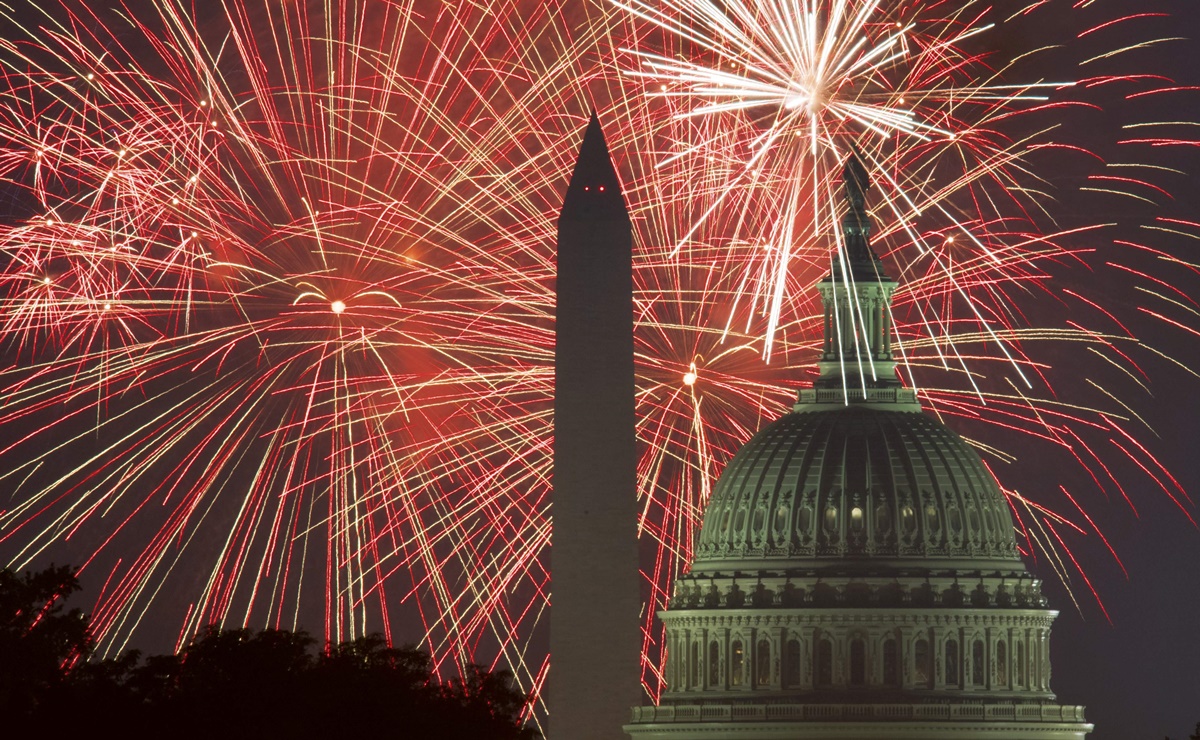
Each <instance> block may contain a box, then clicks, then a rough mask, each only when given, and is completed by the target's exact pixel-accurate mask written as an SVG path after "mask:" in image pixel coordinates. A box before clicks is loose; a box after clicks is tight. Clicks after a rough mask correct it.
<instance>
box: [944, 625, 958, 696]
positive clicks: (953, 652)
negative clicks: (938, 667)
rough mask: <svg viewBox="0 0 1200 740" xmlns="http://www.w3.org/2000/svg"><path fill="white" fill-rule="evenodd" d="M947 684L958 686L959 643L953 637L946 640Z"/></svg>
mask: <svg viewBox="0 0 1200 740" xmlns="http://www.w3.org/2000/svg"><path fill="white" fill-rule="evenodd" d="M946 684H947V685H948V686H955V685H957V684H958V641H957V640H955V639H954V638H953V637H951V638H950V639H949V640H946Z"/></svg>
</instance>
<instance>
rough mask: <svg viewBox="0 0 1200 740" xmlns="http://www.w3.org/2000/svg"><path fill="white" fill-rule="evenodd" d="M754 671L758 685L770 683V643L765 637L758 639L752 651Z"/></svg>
mask: <svg viewBox="0 0 1200 740" xmlns="http://www.w3.org/2000/svg"><path fill="white" fill-rule="evenodd" d="M754 671H755V673H756V681H757V682H758V685H759V686H767V685H769V684H770V683H771V643H769V642H767V640H766V638H759V640H758V647H757V648H756V649H755V651H754Z"/></svg>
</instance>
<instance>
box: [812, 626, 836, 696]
mask: <svg viewBox="0 0 1200 740" xmlns="http://www.w3.org/2000/svg"><path fill="white" fill-rule="evenodd" d="M814 668H815V670H816V676H814V677H813V679H814V680H813V683H815V684H816V685H817V686H819V687H821V688H827V687H829V686H832V685H833V643H832V642H830V641H829V639H828V638H822V639H820V640H818V641H817V659H816V661H815V666H814Z"/></svg>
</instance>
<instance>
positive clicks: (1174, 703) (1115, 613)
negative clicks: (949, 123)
mask: <svg viewBox="0 0 1200 740" xmlns="http://www.w3.org/2000/svg"><path fill="white" fill-rule="evenodd" d="M1098 2H1100V3H1102V4H1107V5H1109V6H1114V5H1115V6H1118V7H1121V8H1124V7H1126V6H1130V7H1132V6H1134V5H1136V6H1137V7H1138V10H1139V11H1141V10H1142V6H1143V3H1140V2H1138V3H1134V2H1133V1H1132V0H1098ZM999 4H1003V1H1002V0H1001V2H1000V3H999ZM1144 5H1145V8H1146V9H1147V10H1155V9H1165V10H1168V11H1169V12H1170V13H1172V14H1173V18H1172V20H1171V21H1170V22H1159V28H1160V30H1161V31H1162V32H1165V33H1167V34H1170V35H1178V36H1182V37H1186V38H1184V39H1183V40H1178V41H1173V42H1171V43H1167V44H1162V45H1158V46H1154V47H1152V48H1149V49H1145V50H1141V51H1138V52H1133V53H1131V54H1132V55H1136V58H1137V60H1138V62H1139V64H1141V65H1142V66H1145V67H1147V68H1153V69H1157V70H1159V71H1161V72H1162V73H1164V74H1166V75H1168V76H1171V77H1173V78H1174V79H1175V80H1176V82H1178V84H1180V85H1182V86H1200V0H1156V1H1153V0H1152V1H1151V2H1146V3H1144ZM1061 30H1063V29H1042V31H1043V32H1044V33H1045V34H1047V35H1048V38H1051V39H1052V38H1053V37H1054V34H1056V33H1058V32H1060V31H1061ZM1047 75H1048V76H1052V75H1053V71H1052V70H1048V71H1047ZM1106 94H1109V93H1107V92H1101V93H1098V95H1099V96H1100V98H1098V99H1097V103H1098V104H1099V105H1104V104H1105V100H1104V99H1103V96H1104V95H1106ZM1138 105H1144V106H1145V111H1144V118H1145V119H1146V120H1151V119H1157V120H1176V121H1185V122H1194V121H1200V90H1197V91H1194V92H1191V93H1187V92H1184V93H1180V94H1177V95H1165V96H1157V97H1154V98H1151V99H1148V100H1146V101H1144V102H1140V103H1138ZM1067 125H1071V123H1070V121H1068V122H1067ZM1192 133H1193V134H1195V132H1192ZM1072 135H1073V136H1075V137H1077V139H1078V140H1079V141H1080V142H1081V144H1083V145H1085V146H1088V145H1090V143H1089V141H1088V131H1087V130H1086V128H1080V129H1079V130H1077V131H1073V132H1072ZM1194 138H1200V135H1196V136H1194ZM1102 146H1103V145H1098V148H1102ZM1101 153H1102V154H1103V153H1104V152H1101ZM1169 159H1170V161H1172V163H1173V165H1174V166H1176V167H1179V168H1180V169H1183V170H1185V171H1187V172H1188V173H1189V176H1187V177H1180V176H1172V177H1169V178H1167V179H1166V180H1165V182H1166V185H1167V187H1168V188H1169V189H1170V191H1171V196H1172V197H1171V198H1159V199H1158V203H1157V204H1156V205H1154V206H1151V205H1149V204H1138V205H1130V204H1128V203H1124V202H1121V201H1115V202H1114V206H1113V207H1114V210H1113V211H1112V212H1111V213H1106V214H1104V215H1103V216H1102V217H1101V220H1113V221H1116V222H1117V223H1118V224H1119V225H1118V227H1117V229H1116V231H1117V234H1118V235H1119V234H1121V233H1123V232H1122V231H1121V229H1123V228H1126V224H1134V223H1138V222H1144V221H1145V220H1147V219H1148V218H1153V217H1154V216H1156V215H1161V216H1166V217H1171V218H1180V219H1191V220H1193V221H1196V220H1200V148H1197V147H1174V148H1172V149H1171V150H1170V154H1169ZM1046 176H1047V178H1048V179H1049V180H1050V181H1051V182H1052V183H1054V184H1057V185H1059V186H1062V187H1064V188H1070V187H1071V186H1072V185H1075V184H1078V183H1074V182H1073V181H1072V180H1071V178H1072V177H1073V175H1072V173H1070V172H1064V173H1046ZM1087 202H1088V203H1094V202H1095V201H1094V200H1089V201H1087ZM1062 207H1063V211H1064V212H1063V214H1062V215H1063V220H1064V222H1067V223H1070V222H1071V221H1072V219H1078V218H1084V219H1087V218H1092V217H1093V216H1094V214H1078V213H1072V209H1073V208H1074V207H1075V203H1074V202H1073V201H1072V199H1071V198H1070V197H1064V198H1063V199H1062ZM1127 233H1128V238H1131V239H1142V240H1145V239H1146V238H1147V237H1146V236H1145V232H1139V231H1138V230H1137V229H1136V228H1130V229H1129V230H1128V232H1127ZM1156 238H1159V239H1161V241H1160V242H1158V243H1156V246H1159V247H1161V248H1162V249H1163V250H1164V251H1167V252H1169V253H1172V254H1174V255H1176V256H1178V257H1179V258H1180V259H1182V260H1184V261H1188V262H1191V263H1192V264H1197V263H1200V241H1194V240H1188V239H1185V238H1183V237H1173V236H1170V235H1166V234H1163V235H1161V237H1156ZM1158 274H1160V275H1162V276H1164V277H1166V278H1168V279H1169V280H1171V281H1173V282H1175V281H1177V282H1175V285H1176V287H1178V288H1179V289H1181V290H1183V291H1185V292H1187V293H1189V294H1190V295H1193V296H1200V277H1197V275H1196V274H1195V272H1193V271H1190V270H1187V269H1184V268H1182V267H1180V268H1179V269H1178V270H1177V272H1175V273H1172V274H1169V275H1168V274H1165V273H1164V272H1162V271H1161V270H1160V271H1159V272H1158ZM1069 279H1070V280H1079V281H1082V282H1088V280H1089V278H1088V276H1087V274H1086V273H1085V274H1082V275H1080V274H1074V273H1073V274H1072V275H1071V276H1070V278H1069ZM1105 279H1107V278H1097V279H1096V281H1095V282H1093V283H1091V285H1090V287H1091V289H1092V295H1095V296H1099V297H1100V298H1102V299H1107V298H1109V297H1110V296H1111V297H1112V298H1113V300H1114V301H1115V302H1118V303H1120V304H1121V306H1122V307H1123V308H1125V309H1127V310H1128V311H1130V312H1133V313H1136V306H1135V305H1131V304H1130V301H1131V300H1132V299H1131V298H1130V296H1128V295H1127V293H1126V292H1124V291H1123V290H1122V289H1123V288H1124V287H1125V286H1123V285H1121V284H1118V283H1113V284H1110V285H1105V284H1104V282H1103V280H1105ZM1186 320H1187V321H1189V322H1190V323H1189V326H1190V327H1191V329H1192V330H1197V329H1200V319H1197V318H1196V316H1195V315H1191V316H1190V319H1186ZM1139 329H1140V330H1141V333H1142V339H1143V340H1144V341H1145V342H1146V343H1148V344H1150V345H1153V346H1155V347H1159V348H1162V349H1163V350H1165V351H1166V352H1167V353H1168V354H1171V355H1172V356H1174V357H1175V358H1176V359H1177V360H1179V361H1180V362H1182V363H1184V364H1187V365H1190V366H1191V367H1200V349H1198V348H1200V340H1197V337H1196V336H1194V335H1191V334H1189V333H1188V331H1187V330H1186V329H1183V328H1174V327H1168V326H1165V325H1163V324H1161V323H1153V322H1145V325H1144V327H1141V326H1139ZM1073 361H1078V360H1077V359H1075V360H1073ZM1056 371H1057V373H1058V378H1059V379H1058V383H1059V384H1060V385H1061V384H1063V383H1065V382H1069V381H1068V380H1067V378H1069V376H1070V370H1069V368H1063V367H1059V368H1057V369H1056ZM1153 371H1154V377H1153V384H1152V387H1151V394H1149V395H1144V396H1141V397H1138V398H1135V399H1134V400H1133V401H1132V402H1131V404H1132V405H1134V406H1135V407H1136V408H1137V410H1138V412H1139V413H1140V414H1142V415H1143V417H1144V418H1145V419H1146V420H1147V422H1148V423H1149V424H1150V426H1152V427H1153V428H1154V430H1155V431H1156V432H1157V434H1158V438H1153V437H1152V436H1151V435H1149V434H1146V435H1144V436H1145V438H1146V439H1148V440H1149V444H1150V446H1151V447H1152V449H1153V451H1154V452H1155V454H1156V455H1157V457H1158V458H1159V459H1160V460H1161V461H1162V462H1163V464H1164V465H1165V466H1166V468H1167V469H1169V470H1170V471H1171V472H1172V473H1173V474H1174V475H1175V476H1176V477H1177V478H1178V480H1179V482H1180V484H1181V485H1182V487H1183V489H1184V490H1186V491H1187V492H1188V493H1189V495H1191V496H1193V497H1194V498H1197V499H1200V460H1198V457H1200V456H1198V454H1197V451H1198V450H1200V380H1197V379H1196V377H1194V376H1192V375H1190V374H1188V373H1187V372H1185V371H1184V370H1182V369H1179V368H1176V367H1172V366H1171V365H1170V364H1169V363H1165V362H1164V363H1160V364H1159V365H1157V366H1156V367H1154V368H1153ZM1010 446H1011V445H1010ZM1001 474H1002V476H1003V480H1004V483H1005V484H1006V485H1007V486H1009V487H1012V488H1016V489H1019V490H1022V491H1033V490H1038V489H1040V488H1049V489H1054V488H1057V486H1058V484H1059V483H1070V484H1071V485H1075V484H1079V485H1080V486H1082V485H1083V484H1084V482H1083V481H1079V480H1077V474H1076V473H1074V472H1071V473H1068V474H1067V475H1068V476H1070V479H1069V480H1066V481H1064V480H1061V476H1062V471H1061V470H1060V469H1058V468H1057V467H1053V466H1048V465H1043V464H1040V463H1039V460H1037V459H1022V460H1021V462H1020V464H1019V465H1013V466H1009V469H1006V470H1004V471H1002V473H1001ZM1142 480H1144V479H1142ZM1145 485H1148V483H1147V484H1145ZM1130 494H1131V497H1132V498H1133V500H1134V503H1135V505H1136V506H1137V511H1136V512H1134V511H1132V510H1131V507H1130V506H1129V505H1127V504H1126V503H1124V502H1123V501H1121V500H1119V499H1114V500H1112V501H1111V502H1109V504H1108V505H1091V506H1089V508H1088V513H1089V514H1090V515H1091V516H1092V517H1093V518H1094V519H1095V520H1096V524H1097V525H1098V526H1099V528H1100V529H1101V530H1102V531H1103V532H1104V533H1105V534H1106V536H1107V537H1108V538H1109V540H1110V541H1111V543H1112V545H1113V546H1114V548H1115V549H1116V551H1117V553H1118V555H1119V556H1120V558H1121V559H1122V561H1123V562H1124V565H1125V568H1126V570H1127V572H1128V575H1127V576H1126V574H1125V573H1123V572H1122V569H1121V568H1120V567H1119V566H1118V565H1117V564H1116V563H1115V562H1114V561H1113V559H1112V557H1111V556H1110V555H1109V554H1108V553H1107V551H1106V549H1105V548H1104V547H1103V545H1102V544H1101V543H1100V542H1098V538H1095V537H1093V538H1091V539H1090V540H1088V541H1086V542H1085V543H1084V544H1083V545H1081V546H1080V547H1079V548H1078V549H1077V550H1076V555H1077V557H1079V558H1080V560H1081V561H1082V562H1084V563H1085V564H1086V568H1085V570H1086V572H1087V574H1088V576H1089V577H1090V578H1091V579H1092V581H1093V585H1094V586H1095V589H1096V591H1097V592H1098V593H1099V597H1100V599H1101V600H1102V601H1103V603H1104V606H1105V607H1106V608H1107V614H1108V616H1107V618H1106V616H1105V614H1104V612H1103V611H1102V610H1101V609H1100V608H1099V607H1098V606H1097V604H1096V601H1095V599H1093V598H1092V597H1091V596H1090V594H1089V592H1088V589H1087V587H1086V585H1085V584H1083V583H1082V582H1081V581H1078V580H1077V581H1076V582H1074V583H1073V592H1074V595H1075V597H1076V599H1078V608H1076V607H1075V606H1073V605H1072V598H1071V596H1070V595H1068V594H1067V593H1066V592H1065V591H1064V589H1063V588H1062V586H1061V585H1060V584H1059V583H1058V582H1057V581H1056V580H1055V578H1054V576H1053V573H1052V572H1051V571H1050V569H1049V568H1048V567H1046V566H1045V564H1044V563H1043V564H1037V565H1035V570H1036V571H1037V572H1038V573H1039V575H1041V576H1042V577H1043V578H1044V579H1045V582H1046V583H1045V588H1046V591H1047V594H1048V596H1049V598H1050V600H1051V605H1052V606H1053V607H1054V608H1057V609H1059V610H1060V612H1061V615H1060V617H1059V619H1058V621H1057V623H1056V625H1055V631H1054V635H1053V639H1052V641H1051V645H1052V656H1053V665H1054V677H1053V683H1052V687H1053V689H1054V690H1055V691H1056V693H1057V694H1058V697H1059V700H1060V701H1062V702H1063V703H1066V704H1082V705H1085V706H1086V707H1087V716H1088V719H1089V720H1090V721H1091V722H1093V723H1095V725H1096V727H1097V729H1096V732H1095V733H1094V734H1093V735H1091V736H1090V737H1092V738H1094V739H1095V740H1135V739H1137V738H1141V739H1144V740H1158V739H1159V738H1162V737H1164V736H1167V735H1169V736H1170V737H1172V738H1175V740H1179V739H1180V738H1183V737H1186V736H1187V734H1188V733H1189V732H1191V731H1192V729H1193V727H1194V726H1195V725H1196V723H1197V722H1200V530H1198V529H1197V527H1196V526H1195V525H1193V523H1192V522H1191V521H1189V516H1190V517H1192V518H1197V519H1200V508H1197V507H1196V506H1195V505H1192V504H1190V503H1189V502H1186V501H1185V502H1183V507H1182V508H1183V509H1184V510H1182V511H1181V509H1180V507H1177V506H1175V505H1174V504H1173V503H1172V502H1171V501H1170V500H1169V499H1167V498H1166V496H1164V495H1163V494H1162V493H1161V492H1159V491H1153V490H1149V489H1146V490H1134V491H1130ZM9 555H10V553H9V552H8V550H6V549H2V548H0V558H4V557H8V556H9ZM177 628H178V626H177V625H173V626H172V629H177ZM402 631H403V630H402ZM411 633H412V631H411V630H410V631H408V632H407V633H406V634H411ZM155 647H156V648H157V647H158V646H155Z"/></svg>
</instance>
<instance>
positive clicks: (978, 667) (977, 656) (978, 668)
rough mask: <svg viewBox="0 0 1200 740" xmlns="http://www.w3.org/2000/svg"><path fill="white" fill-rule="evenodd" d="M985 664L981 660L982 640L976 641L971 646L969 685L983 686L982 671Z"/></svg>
mask: <svg viewBox="0 0 1200 740" xmlns="http://www.w3.org/2000/svg"><path fill="white" fill-rule="evenodd" d="M986 666H987V663H985V662H984V659H983V640H976V641H975V644H974V645H972V646H971V683H972V684H974V685H975V686H983V685H984V681H983V669H984V668H985V667H986Z"/></svg>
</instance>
